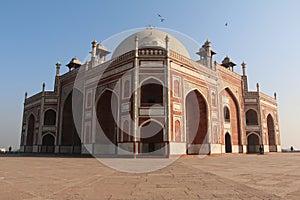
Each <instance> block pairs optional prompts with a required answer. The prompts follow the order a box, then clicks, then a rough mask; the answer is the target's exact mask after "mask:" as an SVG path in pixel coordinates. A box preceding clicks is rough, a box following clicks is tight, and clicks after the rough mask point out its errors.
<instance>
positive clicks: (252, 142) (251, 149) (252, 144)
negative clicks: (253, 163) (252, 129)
mask: <svg viewBox="0 0 300 200" xmlns="http://www.w3.org/2000/svg"><path fill="white" fill-rule="evenodd" d="M247 143H248V146H247V152H248V153H259V137H258V136H257V135H256V134H254V133H252V134H250V135H249V136H248V137H247Z"/></svg>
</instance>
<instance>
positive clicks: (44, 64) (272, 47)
mask: <svg viewBox="0 0 300 200" xmlns="http://www.w3.org/2000/svg"><path fill="white" fill-rule="evenodd" d="M299 8H300V1H297V0H295V1H288V0H287V1H275V0H274V1H273V0H269V1H260V0H259V1H258V0H251V1H221V0H215V1H200V0H190V1H174V0H173V1H171V0H170V1H161V0H158V1H156V0H154V1H153V0H152V1H141V0H133V1H129V0H127V1H122V0H119V1H114V0H110V1H99V0H98V1H83V0H82V1H80V0H78V1H74V0H72V1H71V0H64V1H58V0H53V1H39V0H26V1H21V0H20V1H15V0H3V1H1V2H0V58H1V75H2V77H1V79H0V80H1V84H0V89H1V103H0V110H1V112H0V147H8V146H10V145H12V146H14V147H18V145H19V140H20V132H21V118H22V110H23V99H24V93H25V91H27V92H28V93H29V95H30V96H31V95H33V94H35V93H36V92H39V91H40V90H41V87H42V83H43V82H45V83H46V89H48V90H51V89H53V81H54V74H55V63H56V62H57V61H58V60H60V61H61V63H62V64H63V65H65V64H67V63H68V61H70V59H71V58H72V57H73V56H77V57H78V58H79V59H81V60H82V61H84V59H85V57H86V56H87V55H88V52H89V51H90V48H91V45H90V42H91V41H92V40H93V39H96V40H98V41H103V40H105V39H106V38H108V37H109V36H111V35H114V34H116V33H119V32H121V31H125V30H128V29H132V28H140V27H145V26H146V25H148V24H152V25H153V26H157V27H164V28H169V29H174V30H177V31H179V32H182V33H184V34H187V35H189V36H190V37H192V38H193V39H195V40H196V41H198V42H199V43H201V44H202V43H203V42H204V41H205V40H206V39H209V40H210V41H211V42H212V47H213V49H214V50H215V51H216V52H217V53H218V54H217V56H216V57H215V58H216V60H217V61H218V62H221V60H222V58H224V57H225V56H226V55H228V56H230V57H231V58H232V59H233V60H235V61H236V63H238V64H240V63H241V62H242V61H245V62H246V63H247V64H248V65H247V67H248V68H247V73H248V78H249V86H250V88H251V89H255V84H256V82H259V83H260V85H261V90H262V91H263V92H265V93H267V94H269V95H273V92H274V91H276V92H277V93H278V101H279V117H280V130H281V139H282V143H283V147H289V146H290V145H293V146H295V147H296V148H298V149H300V131H299V120H300V119H299V118H298V117H299V113H300V106H299V105H298V104H299V98H300V90H299V88H298V87H299V86H300V78H299V74H300V64H299V61H298V58H299V53H300V22H299V19H300V12H299ZM157 13H160V14H161V15H162V16H163V17H164V18H166V20H165V22H164V23H161V22H160V21H159V19H158V17H157ZM225 22H228V26H227V27H225V26H224V24H225ZM63 68H64V66H63ZM63 71H64V72H66V68H65V69H63Z"/></svg>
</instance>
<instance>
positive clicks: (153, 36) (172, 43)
mask: <svg viewBox="0 0 300 200" xmlns="http://www.w3.org/2000/svg"><path fill="white" fill-rule="evenodd" d="M167 35H168V37H169V49H170V50H173V51H175V52H176V53H179V54H181V55H183V56H185V57H187V58H190V54H189V53H188V51H187V49H186V48H185V46H184V45H183V44H182V43H181V42H180V41H179V40H178V39H176V38H175V37H174V36H172V35H170V34H169V33H166V32H164V31H161V30H157V29H153V28H148V29H144V30H142V31H139V32H136V33H134V34H132V35H130V36H128V37H127V38H125V39H124V40H123V41H122V42H121V43H120V44H119V45H118V46H117V47H116V49H115V50H114V52H113V55H112V57H111V58H116V57H118V56H120V55H123V54H125V53H127V52H129V51H132V50H134V49H135V36H137V37H138V40H139V41H138V43H139V48H145V47H154V48H157V47H159V48H163V49H164V48H166V42H165V38H166V36H167Z"/></svg>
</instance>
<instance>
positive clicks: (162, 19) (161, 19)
mask: <svg viewBox="0 0 300 200" xmlns="http://www.w3.org/2000/svg"><path fill="white" fill-rule="evenodd" d="M157 16H158V17H159V18H160V22H164V21H165V20H166V19H165V18H163V17H162V16H161V15H160V14H157Z"/></svg>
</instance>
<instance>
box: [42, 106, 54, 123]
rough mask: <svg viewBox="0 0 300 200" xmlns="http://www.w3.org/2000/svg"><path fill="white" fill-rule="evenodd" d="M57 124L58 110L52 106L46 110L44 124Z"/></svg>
mask: <svg viewBox="0 0 300 200" xmlns="http://www.w3.org/2000/svg"><path fill="white" fill-rule="evenodd" d="M55 124H56V111H55V110H54V109H52V108H49V109H47V110H46V111H45V112H44V125H46V126H52V125H55Z"/></svg>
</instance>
